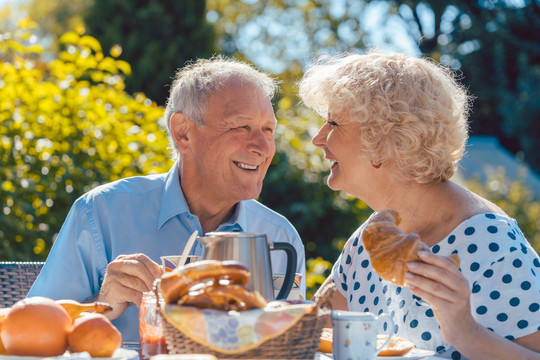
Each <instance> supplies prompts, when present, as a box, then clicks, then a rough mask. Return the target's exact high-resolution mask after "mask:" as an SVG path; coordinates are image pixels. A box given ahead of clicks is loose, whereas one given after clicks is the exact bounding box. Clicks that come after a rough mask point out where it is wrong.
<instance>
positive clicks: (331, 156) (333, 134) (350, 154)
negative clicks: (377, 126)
mask: <svg viewBox="0 0 540 360" xmlns="http://www.w3.org/2000/svg"><path fill="white" fill-rule="evenodd" d="M359 132H360V129H359V124H358V123H357V122H355V121H351V120H350V119H349V116H348V115H344V112H343V111H342V112H340V113H337V112H332V111H329V112H328V120H327V121H326V123H325V124H324V125H323V126H322V127H321V128H320V129H319V132H318V133H317V134H316V135H315V136H314V137H313V140H312V142H313V145H315V146H317V147H319V148H321V149H323V150H324V154H325V158H326V159H328V160H330V161H331V162H332V166H331V167H330V176H329V177H328V186H329V187H330V188H331V189H332V190H343V191H346V192H348V193H350V194H352V195H355V196H357V197H360V196H359V190H360V189H359V188H358V185H359V184H361V183H362V181H361V176H362V175H363V174H365V172H366V171H369V170H368V167H371V165H369V164H370V163H369V159H367V158H366V157H365V155H364V154H363V152H362V150H361V149H360V147H359V145H358V136H359Z"/></svg>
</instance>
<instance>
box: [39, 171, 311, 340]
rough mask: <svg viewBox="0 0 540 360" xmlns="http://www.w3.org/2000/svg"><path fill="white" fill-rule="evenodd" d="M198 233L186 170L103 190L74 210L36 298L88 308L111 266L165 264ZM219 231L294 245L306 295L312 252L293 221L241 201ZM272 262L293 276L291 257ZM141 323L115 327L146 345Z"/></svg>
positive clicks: (122, 320)
mask: <svg viewBox="0 0 540 360" xmlns="http://www.w3.org/2000/svg"><path fill="white" fill-rule="evenodd" d="M195 230H197V231H198V233H199V234H202V227H201V224H200V222H199V218H198V217H197V216H195V215H193V214H192V213H190V211H189V208H188V205H187V202H186V199H185V197H184V193H183V192H182V188H181V187H180V180H179V176H178V163H175V164H174V166H173V167H172V168H171V170H169V172H168V173H167V174H160V175H149V176H137V177H132V178H127V179H121V180H118V181H115V182H112V183H109V184H105V185H102V186H99V187H97V188H95V189H93V190H91V191H89V192H88V193H86V194H84V195H83V196H81V197H80V198H79V199H77V201H75V203H74V204H73V206H72V208H71V210H70V212H69V214H68V216H67V218H66V220H65V222H64V224H63V226H62V229H61V230H60V233H59V234H58V237H57V238H56V241H55V243H54V245H53V247H52V249H51V252H50V253H49V257H48V258H47V262H46V263H45V265H44V266H43V269H42V270H41V273H40V275H39V277H38V278H37V279H36V282H35V283H34V285H33V286H32V288H31V289H30V292H29V293H28V296H46V297H50V298H52V299H74V300H77V301H84V300H85V299H87V298H88V297H90V296H93V295H95V294H97V293H98V292H99V290H100V288H101V284H102V282H103V278H104V277H105V271H106V269H107V264H109V263H110V262H111V261H113V260H114V259H115V258H116V257H117V256H119V255H125V254H134V253H143V254H146V255H147V256H148V257H150V258H151V259H152V260H154V261H155V262H156V263H158V264H161V260H160V256H164V255H178V254H181V253H182V251H183V249H184V247H185V244H186V242H187V240H188V238H189V236H190V235H191V233H193V232H194V231H195ZM216 231H245V232H251V233H263V234H266V235H267V237H268V240H269V241H272V242H276V241H280V242H288V243H290V244H292V245H293V246H294V248H295V249H296V252H297V255H298V267H297V272H298V273H302V275H303V276H302V284H301V293H302V294H304V295H305V255H304V246H303V244H302V241H301V240H300V237H299V235H298V233H297V231H296V230H295V228H294V227H293V226H292V225H291V223H290V222H289V221H288V220H287V219H286V218H285V217H283V216H282V215H280V214H278V213H276V212H275V211H273V210H271V209H269V208H267V207H265V206H264V205H262V204H261V203H259V202H257V201H256V200H247V201H241V202H240V203H239V205H238V206H237V207H236V211H235V214H234V215H233V217H232V218H231V219H229V221H227V222H226V223H224V224H221V225H220V226H219V228H218V229H216ZM201 253H202V244H200V243H199V242H196V245H195V246H194V248H193V249H192V254H194V255H200V254H201ZM271 261H272V269H273V272H274V273H276V274H280V273H281V274H283V273H285V268H286V262H287V257H286V255H285V252H283V251H272V252H271ZM138 322H139V312H138V309H137V307H136V306H134V305H131V306H129V307H128V309H127V310H126V312H125V313H124V314H122V316H120V317H119V318H118V319H116V320H114V321H113V323H114V324H115V325H116V327H117V328H118V329H119V330H120V331H121V332H122V337H123V340H124V341H138V340H139V327H138Z"/></svg>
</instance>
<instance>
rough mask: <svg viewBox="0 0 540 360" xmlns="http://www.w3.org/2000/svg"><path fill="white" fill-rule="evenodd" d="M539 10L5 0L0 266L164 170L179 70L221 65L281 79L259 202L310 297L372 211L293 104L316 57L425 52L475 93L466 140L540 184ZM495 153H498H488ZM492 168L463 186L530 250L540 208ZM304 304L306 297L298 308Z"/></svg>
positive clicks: (518, 5)
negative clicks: (480, 139)
mask: <svg viewBox="0 0 540 360" xmlns="http://www.w3.org/2000/svg"><path fill="white" fill-rule="evenodd" d="M539 7H540V1H538V0H506V1H498V0H477V1H459V0H452V1H438V0H431V1H413V0H400V1H397V0H389V1H368V0H243V1H241V0H207V1H203V0H181V1H180V0H2V1H0V123H1V126H0V159H1V164H0V188H1V190H0V259H1V260H13V261H44V260H45V259H46V257H47V254H48V251H49V250H50V248H51V246H52V244H53V242H54V239H55V236H56V234H57V233H58V231H59V230H60V227H61V225H62V223H63V221H64V219H65V217H66V215H67V213H68V211H69V208H70V206H71V204H72V203H73V202H74V201H75V199H77V198H78V197H79V196H81V195H82V194H83V193H84V192H86V191H88V190H90V189H91V188H93V187H95V186H97V185H99V184H103V183H106V182H110V181H113V180H116V179H119V178H122V177H127V176H133V175H147V174H151V173H159V172H166V171H167V170H168V169H169V167H170V166H171V164H172V163H171V161H170V159H169V155H170V154H169V150H168V148H167V146H168V142H167V139H166V131H165V125H164V124H165V122H164V119H163V118H162V116H163V110H164V105H165V102H166V99H167V94H168V91H169V87H168V86H169V84H170V83H171V79H172V77H173V76H174V73H175V71H176V70H177V69H178V68H179V67H182V66H183V65H184V64H185V62H186V61H189V60H191V59H196V58H203V57H209V56H212V55H213V54H224V55H227V56H234V57H236V58H239V59H242V60H245V61H247V62H250V63H253V64H255V65H256V66H258V67H260V68H261V69H263V70H265V71H267V72H269V73H271V74H272V76H274V77H276V78H278V79H279V80H281V82H282V83H281V92H280V93H279V95H278V97H277V98H276V99H274V106H275V111H276V117H277V119H278V123H279V126H278V128H277V130H276V145H277V154H276V156H275V158H274V160H273V164H272V166H271V167H270V170H269V173H268V175H267V178H266V180H265V184H264V188H263V192H262V194H261V196H260V199H259V200H260V201H261V202H262V203H264V204H266V205H268V206H269V207H271V208H273V209H275V210H277V211H278V212H281V213H282V214H284V215H285V216H287V217H288V218H289V220H290V221H291V222H292V223H293V224H294V225H295V227H296V228H297V230H298V231H299V233H300V235H301V237H302V239H303V241H304V244H305V247H306V252H307V258H308V259H309V260H308V279H307V280H308V281H307V283H308V287H309V289H310V291H312V290H313V289H316V288H317V287H318V285H319V284H320V283H321V282H322V281H323V280H324V278H325V277H326V275H327V274H328V272H329V269H330V266H331V264H332V263H333V262H334V261H335V260H336V259H337V257H338V255H339V252H340V251H341V248H342V247H343V245H344V243H345V241H346V240H347V238H348V236H349V235H350V234H351V233H352V232H353V231H354V230H355V229H356V228H357V227H358V226H359V225H360V224H361V223H362V222H363V221H364V220H365V219H366V217H367V216H369V214H370V213H371V209H369V208H368V207H367V206H366V205H365V204H364V203H363V202H361V201H358V200H356V199H353V198H352V197H351V196H349V195H348V194H346V193H339V192H333V191H331V190H330V189H329V188H328V187H327V186H326V181H325V177H326V176H327V175H328V166H329V164H328V163H327V162H326V161H325V160H324V158H323V154H322V152H321V151H319V150H318V149H316V148H314V146H313V145H312V144H311V142H310V140H311V137H312V135H314V133H315V132H316V130H317V129H318V127H319V126H320V125H321V123H322V119H320V118H318V117H317V116H316V115H315V114H314V113H312V112H311V111H308V110H307V109H306V108H304V107H303V106H302V104H301V103H300V102H299V99H298V97H297V96H296V93H297V88H296V82H297V81H298V80H299V79H300V78H301V76H302V73H303V71H304V69H305V68H306V65H307V64H308V63H309V61H310V59H312V58H313V57H315V56H317V55H320V54H324V53H335V52H343V51H349V52H359V53H361V52H362V51H365V49H366V48H369V47H379V48H383V49H385V50H394V51H401V52H406V53H410V54H415V55H418V56H421V55H422V54H423V55H426V56H429V57H432V58H434V59H435V60H437V61H440V62H441V63H443V64H444V65H448V66H450V67H451V68H453V69H454V70H455V71H457V72H459V73H460V74H461V76H462V82H463V83H464V84H465V85H466V86H467V87H468V88H469V90H470V92H471V93H472V94H474V96H475V101H474V106H473V111H472V113H471V123H470V127H471V133H472V134H473V135H490V136H494V137H496V138H497V139H498V141H499V142H500V144H501V145H502V146H503V147H504V148H506V149H508V151H510V153H511V154H512V156H513V157H514V158H515V160H516V161H517V162H518V163H520V164H522V165H523V166H524V167H526V168H527V169H530V170H532V171H533V172H534V171H536V172H538V171H540V141H538V140H537V139H538V137H539V135H540V100H539V99H540V96H539V95H540V36H539V35H538V34H540V8H539ZM493 156H495V155H493ZM508 175H509V174H505V173H504V171H503V170H501V171H499V172H498V173H497V174H496V175H494V176H493V177H492V178H489V179H481V180H480V178H479V179H474V178H469V179H467V183H466V184H465V186H467V187H469V188H471V189H472V190H474V191H476V192H478V193H479V194H481V195H483V196H486V197H487V198H489V199H490V200H492V201H494V202H496V203H497V204H498V205H499V206H501V207H502V208H503V209H504V210H505V211H506V212H507V213H508V214H509V215H510V216H512V217H514V218H516V219H517V220H518V222H519V224H520V226H521V228H522V230H523V231H524V232H525V235H526V237H527V238H528V239H529V241H530V242H531V243H532V244H533V246H534V247H535V249H536V250H537V251H539V250H540V196H539V193H538V192H537V191H536V190H534V189H532V188H531V187H530V186H529V185H530V184H528V183H527V181H526V180H525V179H526V178H525V177H523V178H520V177H519V176H516V175H517V174H512V176H511V177H509V176H508ZM308 296H309V295H308Z"/></svg>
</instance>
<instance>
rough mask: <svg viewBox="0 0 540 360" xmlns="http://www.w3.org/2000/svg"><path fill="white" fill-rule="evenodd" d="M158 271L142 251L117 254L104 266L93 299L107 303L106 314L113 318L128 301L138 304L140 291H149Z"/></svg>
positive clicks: (122, 310)
mask: <svg viewBox="0 0 540 360" xmlns="http://www.w3.org/2000/svg"><path fill="white" fill-rule="evenodd" d="M161 274H162V270H161V267H160V266H159V265H158V264H157V263H155V262H154V261H152V260H151V259H150V258H149V257H148V256H146V255H144V254H132V255H120V256H118V257H117V258H116V259H115V260H114V261H112V262H111V263H110V264H109V265H107V273H106V274H105V279H103V285H101V290H100V292H99V296H98V298H97V301H100V302H105V303H108V304H110V305H111V306H112V307H113V311H111V312H110V313H108V314H106V316H107V317H108V318H109V319H110V320H113V319H116V318H118V317H119V316H120V315H122V314H123V313H124V311H126V308H127V307H128V305H129V304H130V303H133V304H135V305H137V307H139V306H140V305H141V299H142V293H143V292H145V291H150V290H152V285H153V283H154V280H155V279H157V278H158V277H160V276H161Z"/></svg>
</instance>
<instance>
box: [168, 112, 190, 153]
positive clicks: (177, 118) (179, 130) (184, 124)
mask: <svg viewBox="0 0 540 360" xmlns="http://www.w3.org/2000/svg"><path fill="white" fill-rule="evenodd" d="M192 125H193V123H192V122H191V120H189V118H188V117H187V116H186V115H185V114H183V113H181V112H177V113H174V114H172V116H171V136H172V138H173V140H174V143H175V144H176V146H177V147H178V150H179V151H180V152H186V151H187V149H189V141H190V130H191V127H192Z"/></svg>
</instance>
